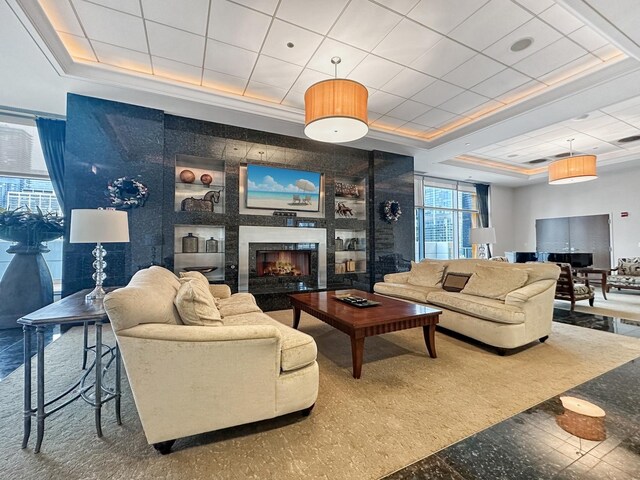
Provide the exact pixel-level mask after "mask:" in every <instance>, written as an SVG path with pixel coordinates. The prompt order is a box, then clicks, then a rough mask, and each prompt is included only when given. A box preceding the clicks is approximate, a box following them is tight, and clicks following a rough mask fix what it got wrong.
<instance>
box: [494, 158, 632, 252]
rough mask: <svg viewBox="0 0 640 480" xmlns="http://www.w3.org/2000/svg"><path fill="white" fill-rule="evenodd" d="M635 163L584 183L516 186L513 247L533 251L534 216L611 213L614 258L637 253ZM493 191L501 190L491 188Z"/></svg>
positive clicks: (534, 240)
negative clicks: (628, 167) (622, 214)
mask: <svg viewBox="0 0 640 480" xmlns="http://www.w3.org/2000/svg"><path fill="white" fill-rule="evenodd" d="M634 163H636V166H635V168H632V169H625V170H618V171H614V172H607V173H605V172H603V173H600V176H599V178H598V179H596V180H594V181H591V182H587V183H576V184H572V185H548V184H547V183H540V184H536V185H531V186H527V187H519V188H515V189H514V195H513V209H512V216H511V221H512V227H513V228H512V231H513V249H515V250H521V251H534V250H535V246H536V231H535V221H536V219H539V218H556V217H573V216H579V215H600V214H610V215H611V220H612V225H611V230H612V243H611V246H612V247H613V258H614V261H615V259H616V258H619V257H635V256H640V247H639V246H638V243H639V242H640V160H637V161H635V162H634ZM493 190H496V191H499V190H500V189H498V188H496V187H492V191H493ZM493 203H494V202H492V205H493ZM621 212H629V216H628V217H626V218H623V217H621V216H620V213H621ZM505 217H506V216H505ZM497 228H498V227H496V235H497V236H498V238H499V235H498V234H497Z"/></svg>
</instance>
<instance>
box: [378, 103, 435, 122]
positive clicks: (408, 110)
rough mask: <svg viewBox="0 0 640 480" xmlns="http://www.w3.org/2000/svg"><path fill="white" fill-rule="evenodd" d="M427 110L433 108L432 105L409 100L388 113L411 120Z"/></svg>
mask: <svg viewBox="0 0 640 480" xmlns="http://www.w3.org/2000/svg"><path fill="white" fill-rule="evenodd" d="M427 110H431V107H429V106H428V105H425V104H423V103H418V102H414V101H413V100H407V101H406V102H403V103H401V104H400V105H398V106H397V107H396V108H394V109H393V110H391V111H389V112H388V113H387V115H389V116H390V117H394V118H399V119H400V120H405V121H407V122H410V121H411V120H413V119H414V118H416V117H418V116H420V115H422V114H423V113H426V112H427Z"/></svg>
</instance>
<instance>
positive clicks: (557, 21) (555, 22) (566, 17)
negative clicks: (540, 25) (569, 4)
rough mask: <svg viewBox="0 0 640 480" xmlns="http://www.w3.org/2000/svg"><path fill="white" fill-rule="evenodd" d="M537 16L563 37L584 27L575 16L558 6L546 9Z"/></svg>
mask: <svg viewBox="0 0 640 480" xmlns="http://www.w3.org/2000/svg"><path fill="white" fill-rule="evenodd" d="M539 16H540V18H541V19H542V20H544V21H545V22H547V23H548V24H549V25H551V26H552V27H554V28H556V29H558V30H559V31H560V32H562V33H563V34H565V35H568V34H570V33H571V32H574V31H576V30H578V29H579V28H580V27H582V26H584V23H582V22H581V21H580V20H578V19H577V18H576V17H575V16H573V15H572V14H570V13H569V12H567V11H566V10H565V9H564V8H562V7H561V6H560V5H558V4H556V5H554V6H552V7H551V8H548V9H547V10H545V11H544V12H542V13H541V14H540V15H539Z"/></svg>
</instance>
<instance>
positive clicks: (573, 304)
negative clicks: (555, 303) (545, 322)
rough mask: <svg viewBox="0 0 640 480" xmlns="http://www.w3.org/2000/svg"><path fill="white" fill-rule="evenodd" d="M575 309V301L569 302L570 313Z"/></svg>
mask: <svg viewBox="0 0 640 480" xmlns="http://www.w3.org/2000/svg"><path fill="white" fill-rule="evenodd" d="M575 308H576V301H575V300H571V311H572V312H573V310H574V309H575Z"/></svg>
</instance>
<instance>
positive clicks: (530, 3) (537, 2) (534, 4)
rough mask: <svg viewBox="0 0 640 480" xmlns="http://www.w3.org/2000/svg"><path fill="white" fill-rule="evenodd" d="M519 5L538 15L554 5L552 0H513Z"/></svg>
mask: <svg viewBox="0 0 640 480" xmlns="http://www.w3.org/2000/svg"><path fill="white" fill-rule="evenodd" d="M514 1H515V2H516V3H518V4H520V6H522V7H524V8H526V9H527V10H530V11H531V12H532V13H533V14H535V15H538V14H539V13H541V12H544V11H545V10H546V9H547V8H549V7H551V6H552V5H555V2H554V1H553V0H514Z"/></svg>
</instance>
